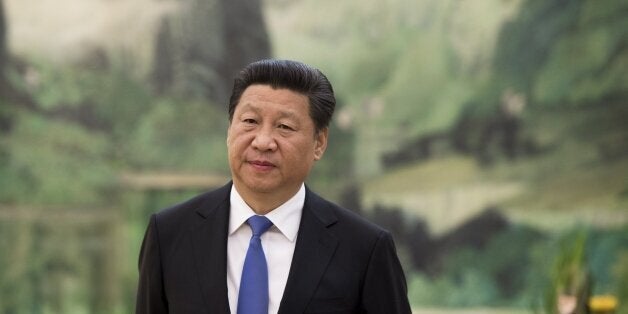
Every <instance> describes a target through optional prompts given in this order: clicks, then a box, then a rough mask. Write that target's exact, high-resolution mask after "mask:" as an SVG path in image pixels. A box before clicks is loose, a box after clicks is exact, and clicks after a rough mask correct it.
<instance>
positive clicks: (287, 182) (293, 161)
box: [227, 85, 328, 200]
mask: <svg viewBox="0 0 628 314" xmlns="http://www.w3.org/2000/svg"><path fill="white" fill-rule="evenodd" d="M327 134H328V132H327V129H324V130H321V131H320V132H318V133H316V132H315V127H314V121H312V118H311V117H310V115H309V101H308V98H307V97H306V96H304V95H302V94H299V93H296V92H293V91H291V90H288V89H273V88H272V87H270V86H269V85H251V86H249V87H248V88H247V89H245V90H244V93H242V97H241V98H240V102H239V103H238V104H237V106H236V108H235V111H234V114H233V119H232V121H231V124H230V125H229V130H228V133H227V147H228V154H229V166H230V168H231V175H232V177H233V183H234V185H235V186H236V188H237V189H238V192H240V193H242V194H243V195H250V194H251V193H253V194H257V195H261V194H264V193H270V194H272V196H273V197H279V198H284V199H285V200H287V199H288V198H289V197H291V196H292V195H294V194H295V193H296V192H297V191H298V189H299V188H300V186H301V183H302V182H303V181H304V180H305V178H306V177H307V175H308V173H309V172H310V169H311V168H312V166H313V165H314V162H315V161H316V160H319V159H320V158H321V157H322V156H323V153H324V152H325V148H326V146H327Z"/></svg>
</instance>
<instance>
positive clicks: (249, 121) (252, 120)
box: [242, 119, 257, 124]
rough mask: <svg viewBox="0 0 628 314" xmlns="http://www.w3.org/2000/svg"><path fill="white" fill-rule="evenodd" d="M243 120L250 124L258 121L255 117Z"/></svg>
mask: <svg viewBox="0 0 628 314" xmlns="http://www.w3.org/2000/svg"><path fill="white" fill-rule="evenodd" d="M242 122H244V123H248V124H255V123H257V121H255V119H244V120H242Z"/></svg>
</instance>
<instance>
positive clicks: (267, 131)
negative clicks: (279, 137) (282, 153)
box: [252, 127, 277, 151]
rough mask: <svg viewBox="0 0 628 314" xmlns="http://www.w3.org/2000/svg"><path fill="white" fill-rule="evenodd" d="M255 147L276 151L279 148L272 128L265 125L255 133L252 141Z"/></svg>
mask: <svg viewBox="0 0 628 314" xmlns="http://www.w3.org/2000/svg"><path fill="white" fill-rule="evenodd" d="M252 145H253V147H254V148H255V149H257V150H261V151H274V150H276V149H277V142H276V141H275V134H274V133H273V130H272V129H271V128H268V127H265V128H262V129H260V130H259V132H257V133H256V134H255V138H254V139H253V143H252Z"/></svg>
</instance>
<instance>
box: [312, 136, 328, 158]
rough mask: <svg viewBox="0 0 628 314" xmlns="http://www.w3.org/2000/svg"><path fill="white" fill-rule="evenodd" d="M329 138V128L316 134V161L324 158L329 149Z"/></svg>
mask: <svg viewBox="0 0 628 314" xmlns="http://www.w3.org/2000/svg"><path fill="white" fill-rule="evenodd" d="M328 136H329V128H323V129H321V130H319V131H318V132H316V136H315V139H314V140H315V143H314V144H315V146H314V160H320V159H321V158H323V154H324V153H325V150H326V149H327V137H328Z"/></svg>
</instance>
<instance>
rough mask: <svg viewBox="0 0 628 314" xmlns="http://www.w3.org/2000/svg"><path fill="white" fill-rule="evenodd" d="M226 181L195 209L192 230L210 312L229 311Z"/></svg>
mask: <svg viewBox="0 0 628 314" xmlns="http://www.w3.org/2000/svg"><path fill="white" fill-rule="evenodd" d="M229 191H231V184H227V185H225V186H224V187H222V188H221V189H219V190H217V191H216V192H214V193H212V194H211V195H210V196H208V197H207V200H206V201H205V202H203V204H202V206H200V207H199V208H198V209H197V210H196V212H197V214H198V217H197V219H198V220H197V225H196V228H195V229H194V230H193V231H192V235H191V240H192V247H193V250H194V260H195V267H196V271H197V274H198V279H199V281H200V286H201V292H202V293H203V300H204V302H205V306H206V308H207V309H208V311H207V313H229V299H228V295H227V230H228V225H229Z"/></svg>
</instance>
